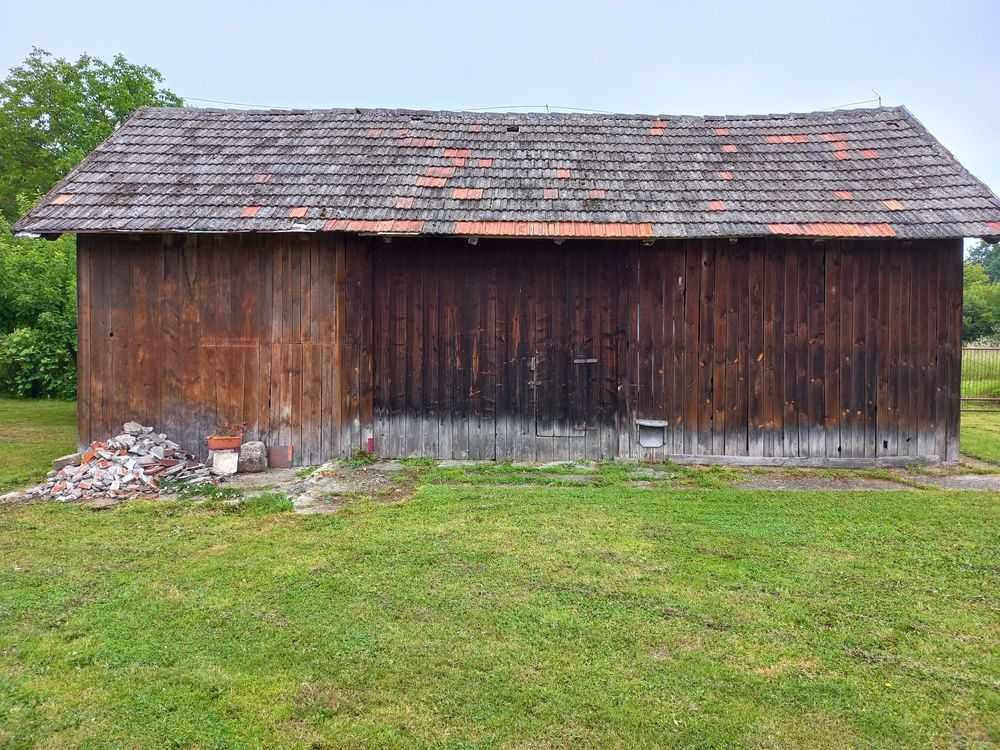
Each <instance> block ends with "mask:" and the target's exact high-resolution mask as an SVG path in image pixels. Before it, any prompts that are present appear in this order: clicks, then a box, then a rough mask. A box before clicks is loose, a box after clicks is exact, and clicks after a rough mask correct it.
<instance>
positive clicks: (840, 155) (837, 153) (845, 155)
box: [833, 151, 851, 161]
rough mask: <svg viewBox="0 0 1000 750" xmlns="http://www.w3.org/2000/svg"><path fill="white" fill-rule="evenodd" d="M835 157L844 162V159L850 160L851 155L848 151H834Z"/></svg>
mask: <svg viewBox="0 0 1000 750" xmlns="http://www.w3.org/2000/svg"><path fill="white" fill-rule="evenodd" d="M833 155H834V157H836V158H837V159H840V160H841V161H843V160H844V159H850V158H851V155H850V154H849V153H848V152H847V151H834V152H833Z"/></svg>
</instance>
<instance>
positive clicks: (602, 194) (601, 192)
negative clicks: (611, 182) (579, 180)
mask: <svg viewBox="0 0 1000 750" xmlns="http://www.w3.org/2000/svg"><path fill="white" fill-rule="evenodd" d="M587 197H588V198H607V197H608V191H607V190H605V189H604V188H594V189H593V190H591V191H589V192H588V193H587Z"/></svg>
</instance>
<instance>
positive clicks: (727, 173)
mask: <svg viewBox="0 0 1000 750" xmlns="http://www.w3.org/2000/svg"><path fill="white" fill-rule="evenodd" d="M719 178H720V179H722V180H731V179H733V173H732V172H730V171H729V170H728V169H723V170H722V171H721V172H719Z"/></svg>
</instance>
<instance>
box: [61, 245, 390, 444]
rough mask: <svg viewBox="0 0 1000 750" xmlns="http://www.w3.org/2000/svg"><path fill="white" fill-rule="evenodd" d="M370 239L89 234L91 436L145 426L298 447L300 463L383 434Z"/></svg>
mask: <svg viewBox="0 0 1000 750" xmlns="http://www.w3.org/2000/svg"><path fill="white" fill-rule="evenodd" d="M368 245H369V242H368V240H366V239H363V238H352V240H351V248H350V252H348V251H347V248H346V244H345V238H344V237H343V236H332V235H330V236H316V235H311V236H310V235H306V236H298V235H270V236H269V235H181V236H159V235H135V236H122V235H112V236H98V235H93V236H91V235H80V237H79V243H78V246H79V252H78V264H79V278H80V284H79V290H80V291H79V305H80V322H79V326H80V345H81V349H80V367H79V405H78V411H79V426H80V439H81V441H83V442H88V441H90V440H92V439H100V438H104V437H107V436H108V435H111V434H115V433H116V432H117V431H119V430H120V429H121V424H122V422H124V421H126V420H127V419H136V420H138V421H140V422H142V423H144V424H151V425H156V426H157V427H158V428H160V429H163V430H166V431H168V432H169V433H170V434H171V435H172V436H174V437H175V439H176V440H178V442H180V443H182V444H183V445H184V446H186V447H188V448H189V449H190V450H192V451H196V452H199V453H203V452H204V450H205V437H206V436H207V435H209V434H211V433H213V432H215V431H221V430H224V429H226V428H227V427H228V426H231V425H245V435H246V438H247V439H261V440H264V441H265V442H266V443H268V444H269V445H292V446H294V448H295V454H296V460H297V461H298V462H299V463H316V462H320V461H323V460H325V459H326V458H328V457H329V456H331V455H337V454H350V453H352V452H353V451H355V450H358V449H362V448H364V447H365V446H366V445H367V438H368V437H369V436H370V435H371V431H370V430H371V424H372V419H371V414H372V394H371V364H370V357H369V352H370V351H371V330H370V329H371V325H370V320H371V318H370V311H371V305H370V303H369V302H368V300H369V296H370V292H371V276H370V271H371V264H370V259H369V257H368Z"/></svg>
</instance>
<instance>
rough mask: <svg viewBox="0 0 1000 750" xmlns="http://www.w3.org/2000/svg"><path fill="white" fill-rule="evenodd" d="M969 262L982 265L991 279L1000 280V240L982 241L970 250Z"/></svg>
mask: <svg viewBox="0 0 1000 750" xmlns="http://www.w3.org/2000/svg"><path fill="white" fill-rule="evenodd" d="M968 262H969V263H976V264H978V265H980V266H982V267H983V270H984V271H986V275H987V276H989V277H990V281H994V282H1000V242H994V243H992V244H991V243H989V242H983V241H980V243H979V244H978V245H976V246H975V247H974V248H972V250H970V251H969V258H968Z"/></svg>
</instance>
